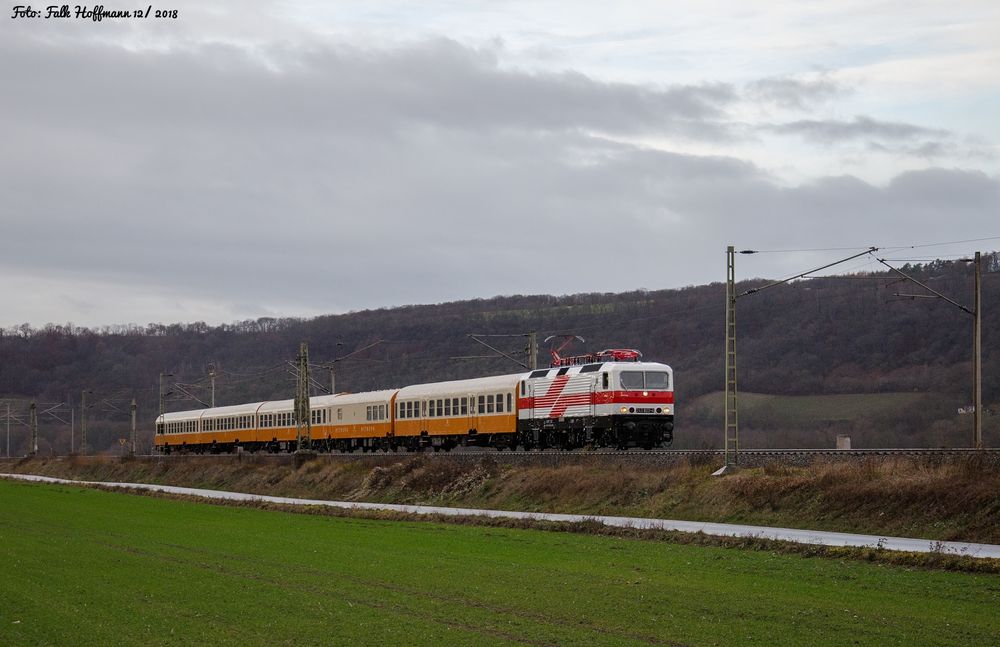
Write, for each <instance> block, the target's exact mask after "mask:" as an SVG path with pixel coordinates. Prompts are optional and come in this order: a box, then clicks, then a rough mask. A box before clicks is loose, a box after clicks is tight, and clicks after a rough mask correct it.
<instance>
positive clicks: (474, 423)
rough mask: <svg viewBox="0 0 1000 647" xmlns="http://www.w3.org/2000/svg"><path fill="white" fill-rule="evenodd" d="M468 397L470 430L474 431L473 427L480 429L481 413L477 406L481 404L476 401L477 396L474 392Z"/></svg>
mask: <svg viewBox="0 0 1000 647" xmlns="http://www.w3.org/2000/svg"><path fill="white" fill-rule="evenodd" d="M468 398H469V417H468V421H469V431H472V430H473V429H476V430H478V429H479V414H478V413H477V411H478V409H477V407H478V406H479V404H478V402H477V401H476V396H475V395H474V394H472V393H470V394H469V395H468Z"/></svg>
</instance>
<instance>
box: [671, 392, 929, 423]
mask: <svg viewBox="0 0 1000 647" xmlns="http://www.w3.org/2000/svg"><path fill="white" fill-rule="evenodd" d="M939 397H940V396H938V395H937V394H927V393H845V394H835V395H770V394H766V393H749V392H745V393H740V394H739V401H740V416H741V418H746V419H748V420H755V421H766V422H767V423H768V424H772V425H784V426H789V427H798V426H803V425H804V426H811V425H814V424H816V423H831V422H847V421H851V420H857V419H859V418H863V417H867V416H873V415H876V416H877V415H881V416H894V415H898V414H899V413H900V412H902V411H905V410H907V409H909V408H912V407H920V406H924V407H926V406H927V402H928V401H934V402H936V401H937V400H938V398H939ZM724 401H725V400H724V398H723V395H722V393H721V392H718V391H717V392H714V393H709V394H706V395H703V396H701V397H698V398H695V399H694V401H692V403H691V405H690V406H691V409H692V411H694V412H697V414H698V415H700V416H703V417H714V418H722V415H723V410H722V406H723V403H724Z"/></svg>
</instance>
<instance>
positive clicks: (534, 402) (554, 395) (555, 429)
mask: <svg viewBox="0 0 1000 647" xmlns="http://www.w3.org/2000/svg"><path fill="white" fill-rule="evenodd" d="M632 352H634V351H632ZM636 355H638V353H636ZM589 357H594V358H595V359H598V360H601V359H605V358H608V357H609V355H605V354H603V353H602V354H600V355H595V356H589ZM614 359H618V360H619V361H594V362H589V363H580V364H572V365H564V366H554V367H552V368H549V369H541V370H537V371H533V372H531V373H529V374H528V375H527V376H525V378H524V379H523V380H522V383H521V385H520V397H519V399H518V405H519V406H518V432H519V434H518V435H519V436H520V439H521V442H523V443H524V444H525V446H526V447H531V446H537V447H543V448H544V447H564V448H573V447H582V446H584V445H588V444H589V445H594V446H600V447H618V448H626V447H644V448H647V449H649V448H652V447H654V446H659V445H668V444H670V443H671V442H672V440H673V430H674V379H673V370H672V369H671V368H670V367H669V366H667V365H666V364H660V363H656V362H640V361H634V360H633V361H629V360H628V359H626V358H617V357H615V358H614ZM622 360H624V361H622Z"/></svg>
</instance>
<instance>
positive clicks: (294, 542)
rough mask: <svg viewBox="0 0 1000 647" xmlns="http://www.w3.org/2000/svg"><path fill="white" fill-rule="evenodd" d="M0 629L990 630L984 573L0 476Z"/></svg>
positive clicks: (637, 634)
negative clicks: (199, 499)
mask: <svg viewBox="0 0 1000 647" xmlns="http://www.w3.org/2000/svg"><path fill="white" fill-rule="evenodd" d="M0 564H2V568H0V644H4V645H6V644H67V645H82V644H93V645H98V644H99V645H109V644H150V643H152V644H160V643H170V644H190V643H199V644H239V645H274V644H346V643H351V644H359V643H360V644H407V645H410V644H427V643H431V644H448V645H452V644H487V643H497V642H524V643H530V644H588V645H589V644H625V643H653V644H661V643H666V644H684V645H687V644H691V645H713V644H716V645H731V644H763V645H774V644H791V645H845V644H867V645H893V644H898V645H913V644H921V643H923V644H939V645H944V644H955V645H960V644H963V645H986V644H998V643H1000V619H998V617H997V614H996V609H997V608H998V603H1000V576H996V575H972V574H961V573H948V572H937V571H921V570H908V569H904V568H899V567H891V566H884V565H882V566H880V565H875V564H869V563H865V562H858V561H846V562H841V561H837V560H832V559H818V558H812V559H810V558H805V557H801V556H794V555H781V554H772V553H767V552H759V551H743V550H737V549H725V548H714V547H701V546H684V545H677V544H669V543H659V542H652V541H636V540H625V539H617V538H610V537H599V536H592V535H584V534H567V533H556V532H544V531H537V530H514V529H506V528H483V527H472V526H459V525H450V524H436V523H429V522H396V521H374V520H364V519H344V518H336V517H325V516H311V515H298V514H291V513H284V512H272V511H264V510H257V509H253V508H242V507H222V506H214V505H208V504H201V503H191V502H183V501H174V500H168V499H159V498H150V497H144V496H134V495H128V494H120V493H110V492H103V491H97V490H87V489H80V488H72V487H65V486H52V485H37V484H24V483H14V482H8V481H2V480H0Z"/></svg>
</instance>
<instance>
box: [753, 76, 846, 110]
mask: <svg viewBox="0 0 1000 647" xmlns="http://www.w3.org/2000/svg"><path fill="white" fill-rule="evenodd" d="M745 92H746V93H747V95H748V96H749V97H750V98H751V99H754V100H756V101H765V102H769V103H773V104H775V105H777V106H780V107H782V108H790V109H797V110H804V109H806V108H809V107H812V106H814V105H816V104H819V103H823V102H826V101H829V100H831V99H834V98H836V97H839V96H842V95H844V94H847V93H848V92H850V90H849V89H848V88H847V87H846V86H844V85H843V84H842V83H839V82H837V81H834V80H833V79H831V78H829V77H826V76H822V77H820V78H816V79H796V78H791V77H768V78H765V79H758V80H757V81H753V82H751V83H748V84H747V85H746V87H745Z"/></svg>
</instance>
